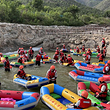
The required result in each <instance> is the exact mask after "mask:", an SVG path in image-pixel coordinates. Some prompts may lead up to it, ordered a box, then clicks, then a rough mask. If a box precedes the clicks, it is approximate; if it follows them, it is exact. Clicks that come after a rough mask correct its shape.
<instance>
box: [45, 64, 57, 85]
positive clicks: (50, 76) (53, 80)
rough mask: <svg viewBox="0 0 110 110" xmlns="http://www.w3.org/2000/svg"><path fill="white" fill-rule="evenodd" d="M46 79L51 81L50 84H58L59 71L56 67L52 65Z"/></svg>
mask: <svg viewBox="0 0 110 110" xmlns="http://www.w3.org/2000/svg"><path fill="white" fill-rule="evenodd" d="M46 77H47V78H48V79H49V84H50V83H54V84H56V79H57V71H56V70H55V66H54V65H52V66H51V67H50V69H49V70H48V71H47V74H46Z"/></svg>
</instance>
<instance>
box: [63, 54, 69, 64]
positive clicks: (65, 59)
mask: <svg viewBox="0 0 110 110" xmlns="http://www.w3.org/2000/svg"><path fill="white" fill-rule="evenodd" d="M64 62H65V63H67V62H68V60H67V55H66V54H65V55H64Z"/></svg>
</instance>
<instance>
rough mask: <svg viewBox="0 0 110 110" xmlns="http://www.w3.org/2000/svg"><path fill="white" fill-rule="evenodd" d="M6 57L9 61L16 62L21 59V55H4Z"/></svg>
mask: <svg viewBox="0 0 110 110" xmlns="http://www.w3.org/2000/svg"><path fill="white" fill-rule="evenodd" d="M4 57H8V59H9V60H15V59H17V58H18V57H19V54H12V55H4Z"/></svg>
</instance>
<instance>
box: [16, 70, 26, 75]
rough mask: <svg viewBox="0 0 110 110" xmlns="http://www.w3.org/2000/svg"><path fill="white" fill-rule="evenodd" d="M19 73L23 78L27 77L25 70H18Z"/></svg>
mask: <svg viewBox="0 0 110 110" xmlns="http://www.w3.org/2000/svg"><path fill="white" fill-rule="evenodd" d="M18 72H20V74H19V76H20V77H22V76H26V73H25V72H24V70H20V69H19V70H18Z"/></svg>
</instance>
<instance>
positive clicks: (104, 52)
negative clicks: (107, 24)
mask: <svg viewBox="0 0 110 110" xmlns="http://www.w3.org/2000/svg"><path fill="white" fill-rule="evenodd" d="M106 53H107V49H106V47H104V49H103V55H104V56H105V57H106Z"/></svg>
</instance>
